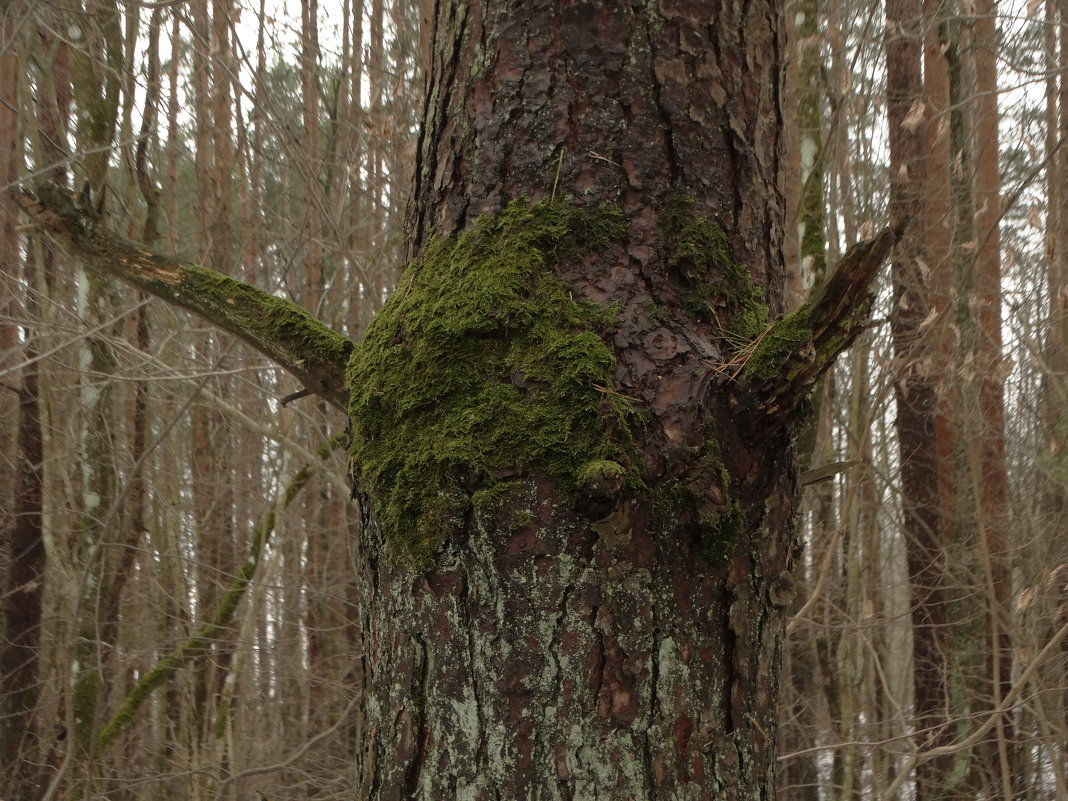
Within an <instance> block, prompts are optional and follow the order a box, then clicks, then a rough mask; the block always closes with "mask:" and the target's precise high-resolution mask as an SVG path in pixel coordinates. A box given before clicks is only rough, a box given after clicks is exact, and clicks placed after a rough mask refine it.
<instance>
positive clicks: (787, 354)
mask: <svg viewBox="0 0 1068 801" xmlns="http://www.w3.org/2000/svg"><path fill="white" fill-rule="evenodd" d="M899 236H900V232H899V231H892V230H890V229H886V230H884V231H882V233H880V234H879V235H878V236H876V237H875V238H874V239H870V240H868V241H866V242H861V243H859V244H857V245H854V246H853V247H852V248H850V249H849V251H848V252H847V253H846V254H845V256H843V257H842V260H841V261H840V262H839V263H838V265H837V266H836V267H835V269H834V271H833V272H832V273H831V275H830V277H829V278H828V279H827V280H826V281H825V282H824V283H823V284H822V285H820V286H819V287H817V288H816V289H815V290H814V291H813V292H812V293H811V295H810V296H809V298H808V299H807V300H806V301H805V303H804V304H802V306H801V307H800V308H799V309H798V310H797V311H795V312H793V313H791V314H787V315H784V316H783V317H780V318H779V319H778V320H776V321H775V323H774V324H773V325H772V326H771V328H769V329H768V330H767V331H766V332H765V333H764V335H762V337H761V342H760V344H759V345H758V346H757V348H756V349H755V350H754V351H753V353H752V354H751V355H750V356H749V358H748V359H747V362H746V366H745V368H744V373H745V376H746V377H747V378H748V379H749V380H750V382H752V383H753V384H754V385H755V387H756V389H757V391H758V392H759V393H760V394H762V395H763V396H764V399H763V400H762V402H761V408H762V410H763V412H764V414H765V415H770V416H772V417H773V418H776V419H779V420H785V419H788V418H789V417H791V416H792V415H793V414H794V412H796V411H797V409H798V408H799V407H801V405H802V404H803V403H804V401H805V400H806V399H807V398H808V396H809V393H810V392H811V391H812V388H813V386H815V383H816V381H817V379H819V377H820V376H821V375H822V374H823V372H824V371H825V370H826V369H827V368H828V367H830V366H831V365H832V364H834V360H835V359H836V358H838V355H839V354H840V353H841V352H842V351H844V350H845V349H846V348H848V347H849V346H850V345H852V344H853V341H854V340H855V339H856V338H857V337H858V336H859V335H860V333H861V332H862V331H863V330H864V329H865V327H866V326H867V324H868V315H869V313H870V311H871V304H872V293H871V284H872V281H873V280H874V279H875V276H876V275H877V274H878V272H879V270H880V268H881V267H882V266H883V263H884V262H885V261H886V259H887V257H888V256H889V255H890V251H891V249H892V248H893V246H894V243H895V242H897V240H898V237H899Z"/></svg>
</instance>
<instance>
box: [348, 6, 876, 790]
mask: <svg viewBox="0 0 1068 801" xmlns="http://www.w3.org/2000/svg"><path fill="white" fill-rule="evenodd" d="M780 16H781V15H780V8H779V6H778V4H776V3H757V4H755V5H754V4H749V5H746V6H741V5H733V4H730V3H724V4H722V5H718V4H717V5H715V6H714V7H712V8H709V7H708V6H707V5H699V4H693V5H687V4H683V3H678V4H676V3H672V4H667V5H662V6H661V7H660V8H659V9H654V8H650V7H648V6H645V5H638V4H600V3H575V4H567V5H565V6H561V5H560V4H556V3H547V2H528V3H495V4H482V3H477V2H474V3H448V2H443V3H439V4H438V6H437V13H436V17H435V21H434V28H433V33H432V40H431V52H432V65H431V72H430V79H429V94H428V98H427V105H426V109H425V117H424V129H423V133H422V137H421V142H420V151H419V161H418V163H417V172H416V179H415V192H414V194H413V200H412V205H411V207H410V214H409V232H410V240H409V245H410V253H411V254H412V256H413V258H416V259H417V258H418V255H419V254H420V253H421V252H423V251H424V249H425V248H426V247H427V244H428V242H429V241H430V239H431V238H432V237H433V236H448V235H450V234H453V233H454V232H457V231H460V230H464V229H467V228H469V227H470V226H471V225H472V223H473V222H474V220H475V219H476V218H477V217H479V216H480V215H483V214H494V213H497V212H500V211H501V210H502V208H503V207H504V205H505V204H506V203H507V202H508V201H509V200H511V199H512V198H516V197H528V198H531V199H533V200H544V199H550V200H556V201H558V202H565V203H569V204H570V203H573V204H577V205H579V206H582V207H586V208H591V209H603V208H605V207H617V208H620V209H621V210H622V211H623V213H624V215H625V218H626V223H627V227H626V231H625V235H624V236H623V237H622V238H621V240H620V241H618V242H615V243H613V244H612V246H610V247H609V248H607V249H606V250H605V251H604V252H603V253H585V254H583V255H582V256H581V257H579V258H575V259H572V260H570V261H567V260H565V261H563V262H562V263H560V264H558V265H557V267H556V270H557V273H556V274H557V276H558V277H559V278H560V279H561V280H562V281H563V283H564V284H565V285H566V286H567V287H568V288H569V289H570V291H571V293H572V294H573V296H574V297H575V299H584V300H589V301H592V302H594V303H597V304H599V305H602V306H607V305H609V304H615V305H616V307H617V308H618V309H619V310H620V311H619V314H618V318H617V322H616V326H615V332H614V337H613V339H612V344H613V345H614V355H615V360H616V361H615V369H614V387H615V391H617V392H619V393H622V394H625V395H626V396H628V397H630V398H633V399H635V403H636V404H637V405H640V406H641V408H642V409H643V410H647V411H648V415H647V427H646V429H645V430H644V431H643V433H642V436H641V439H640V442H639V444H638V447H639V449H640V452H641V459H640V461H641V468H640V472H641V478H642V481H643V483H644V485H645V487H646V488H647V489H646V491H645V492H638V493H632V494H630V495H628V494H627V492H626V491H623V492H620V493H618V494H615V495H610V497H608V498H603V497H602V498H597V499H591V498H590V497H588V496H583V495H582V494H581V493H579V495H578V497H576V496H575V495H574V494H570V493H568V492H567V491H565V489H564V487H563V486H562V484H563V483H564V482H563V481H562V480H561V479H560V478H559V477H558V476H553V475H551V474H547V471H545V470H544V469H539V467H538V466H537V465H533V466H532V465H529V464H516V465H512V466H511V470H509V471H507V472H510V473H512V474H518V475H519V476H521V480H520V482H519V485H518V487H517V488H513V490H512V493H511V494H510V495H508V496H507V497H506V498H505V500H503V501H502V502H501V503H500V504H499V505H491V506H490V507H488V508H487V507H485V506H482V505H479V504H477V503H475V504H473V505H471V506H468V507H464V508H465V511H463V512H462V513H461V514H460V515H459V517H460V521H459V523H458V525H457V528H456V530H454V531H453V532H452V534H451V536H450V537H449V538H448V540H447V543H446V545H444V547H443V548H442V549H441V550H440V551H439V552H437V553H436V554H435V555H434V556H433V557H432V558H433V566H432V567H431V568H430V569H427V570H425V571H416V572H413V571H412V570H411V569H410V568H409V567H407V566H405V565H404V564H403V562H402V561H401V560H399V559H398V558H397V556H396V554H395V553H394V552H392V551H391V549H390V538H391V536H393V533H392V532H390V531H388V530H386V529H385V528H384V527H383V526H382V525H379V524H380V522H381V521H380V520H379V519H378V518H377V517H376V516H375V514H374V513H373V509H374V498H372V499H371V507H370V508H371V510H372V513H370V514H369V515H368V516H367V519H366V521H365V523H366V525H365V534H364V543H363V548H362V551H363V553H364V554H365V557H366V559H367V569H368V574H369V576H370V582H371V588H372V590H371V592H370V593H369V594H368V600H367V605H366V610H367V611H366V623H365V625H366V638H367V655H366V665H365V671H366V675H367V677H368V683H369V687H368V690H369V695H370V698H371V699H372V702H371V704H370V706H369V709H368V721H367V731H369V732H371V733H372V737H373V744H372V747H371V748H370V750H369V753H368V754H367V755H366V757H365V760H364V762H363V764H362V765H361V768H362V770H363V771H364V774H365V776H366V777H367V784H368V786H369V788H370V789H369V795H370V797H371V798H375V799H402V798H438V797H461V798H472V799H475V798H478V799H482V798H487V799H488V798H569V799H572V798H573V799H577V798H594V797H599V798H627V799H638V798H650V799H651V798H667V797H673V798H711V797H725V798H766V797H769V796H770V795H771V794H772V793H773V783H772V781H771V772H772V766H773V760H772V757H773V750H774V746H773V744H774V737H775V697H776V690H775V686H776V681H777V674H778V662H779V650H780V644H781V632H782V624H783V607H784V605H785V604H786V603H788V602H789V598H790V594H791V590H790V579H789V571H790V567H791V559H792V555H793V551H794V547H795V544H794V541H793V532H792V527H791V522H790V521H791V512H792V508H793V494H794V482H795V480H796V470H795V465H794V455H793V446H792V443H791V425H792V422H793V421H795V420H796V416H795V412H796V410H797V406H798V399H799V396H801V395H803V394H805V390H802V389H800V387H801V386H804V387H805V388H806V389H807V388H809V387H810V386H811V384H810V381H809V379H810V377H811V376H812V375H813V374H815V373H816V372H818V370H810V369H809V368H808V367H807V366H806V367H805V368H799V369H798V371H797V372H796V373H795V374H794V375H795V376H796V377H797V378H798V384H797V385H794V386H791V387H790V388H789V389H787V390H784V389H782V386H783V383H784V382H782V381H780V380H777V379H778V378H781V377H782V375H783V373H785V372H790V370H788V369H784V368H786V367H788V366H793V365H796V364H800V363H801V362H804V361H805V356H806V355H807V354H810V353H820V351H819V350H818V349H817V348H814V347H813V345H812V339H813V337H812V328H811V327H808V328H806V330H805V333H804V336H802V337H799V338H797V339H792V338H787V339H788V341H789V344H788V345H786V346H785V351H786V352H784V353H782V354H780V358H773V359H771V360H770V362H762V364H765V365H766V364H768V363H770V364H771V367H770V369H769V372H767V373H766V374H765V373H763V371H761V370H756V371H750V370H749V369H742V370H739V371H738V372H737V373H732V372H731V371H729V370H720V369H717V366H719V365H723V364H724V363H726V362H728V361H729V360H730V359H731V358H732V356H733V353H732V346H731V344H730V343H729V342H728V340H727V338H726V337H724V336H723V331H724V330H725V329H730V328H731V327H732V325H736V324H737V323H738V322H739V318H740V317H742V316H743V315H744V314H745V313H746V312H747V311H751V309H746V308H743V307H744V304H736V303H732V302H731V301H729V300H728V299H727V298H725V297H717V298H709V299H708V302H707V303H706V304H705V308H703V309H699V310H698V313H696V314H694V313H693V310H692V309H690V310H688V309H687V304H686V295H687V294H688V293H689V292H690V291H692V289H693V287H692V284H690V283H689V282H690V281H692V278H693V277H692V276H689V275H687V269H688V265H686V264H685V263H682V264H680V260H679V259H678V257H677V251H675V250H674V248H675V247H676V245H677V242H675V241H673V238H672V233H671V232H672V228H673V222H672V220H671V215H672V213H674V212H675V209H674V205H673V204H678V203H679V198H684V199H685V205H686V209H687V213H688V215H690V216H689V218H688V219H690V220H693V219H697V220H712V221H715V223H716V224H718V225H721V226H722V227H723V228H724V230H725V232H726V237H727V241H728V247H729V251H730V254H731V259H732V260H733V261H734V262H735V263H737V264H739V265H741V266H742V267H743V269H744V273H745V276H746V283H747V284H748V285H749V286H751V287H757V288H759V289H760V290H761V291H762V293H763V295H764V297H765V298H766V301H767V303H768V305H769V306H771V307H772V309H774V310H776V311H778V310H780V309H781V304H782V295H783V283H784V276H783V264H782V257H781V254H780V250H779V248H780V245H781V243H782V238H783V199H782V194H781V191H780V186H781V184H780V181H781V175H780V171H781V164H780V141H779V135H780V131H779V124H780V97H779V96H778V86H779V69H780V66H781V56H782V52H783V48H782V40H781V35H782V21H781V18H780ZM709 19H714V20H715V22H714V23H713V24H709V22H708V20H709ZM695 77H696V78H697V80H692V79H693V78H695ZM890 241H892V235H890V234H887V235H885V238H884V239H883V240H880V242H879V243H877V244H874V245H871V247H872V249H873V250H875V251H879V252H882V253H884V254H885V251H883V250H882V249H883V247H884V246H885V245H886V244H888V243H889V242H890ZM859 261H865V260H864V259H860V260H859ZM726 269H727V268H726V266H725V265H723V264H717V265H715V266H714V267H712V268H711V272H710V273H709V274H708V275H704V276H701V280H702V281H707V282H708V283H709V284H713V285H716V284H719V285H721V286H722V285H723V283H724V282H725V275H724V272H725V271H726ZM845 274H848V271H846V272H845V273H844V274H843V275H845ZM421 278H422V276H421V272H420V267H419V266H418V263H417V264H416V266H414V267H413V269H412V272H411V273H410V274H409V276H408V277H407V278H406V279H402V281H401V287H402V289H401V290H400V291H399V292H398V297H400V298H404V299H405V300H407V296H406V292H407V291H408V289H407V288H411V287H415V288H414V289H411V291H412V296H413V297H414V295H415V293H417V292H418V291H419V290H418V287H419V282H420V280H421ZM869 279H870V271H869ZM843 283H848V282H847V281H843ZM836 286H838V285H836ZM406 287H407V288H406ZM839 288H840V287H839ZM864 289H866V287H864ZM864 297H866V292H865V291H864V290H862V291H861V292H860V295H859V296H850V294H849V293H848V292H843V294H840V295H838V296H836V298H835V300H836V301H841V303H842V307H839V308H837V310H836V311H837V319H838V320H841V318H842V317H849V316H850V315H852V313H853V312H854V311H856V310H857V308H858V307H861V306H863V298H864ZM401 302H405V301H404V300H401V301H398V303H401ZM408 302H409V304H410V305H414V304H417V303H418V301H414V300H411V301H408ZM810 308H812V307H810ZM815 308H818V309H823V308H825V305H824V304H818V305H817V306H816V307H815ZM402 319H403V318H402ZM795 322H797V321H796V320H795ZM806 322H810V321H806ZM373 325H374V324H372V328H373ZM780 326H781V324H780ZM780 326H772V327H771V328H770V329H769V330H767V331H765V332H763V333H764V334H765V336H766V337H769V336H772V334H773V333H774V332H776V331H777V330H780ZM761 328H763V326H761ZM853 333H854V335H855V331H854V332H853ZM407 336H410V337H413V338H414V337H415V336H416V334H414V333H413V330H412V329H409V330H408V331H407ZM772 338H774V337H772ZM801 339H803V340H804V342H803V343H802V342H801V341H799V340H801ZM759 353H760V350H759V346H757V350H755V351H754V352H753V355H752V357H751V358H752V359H756V358H757V355H758V354H759ZM761 355H767V354H761ZM820 358H823V367H826V364H827V363H828V362H827V361H826V359H825V352H823V353H822V354H821V357H820ZM817 360H818V359H817V357H813V358H812V361H813V362H815V361H817ZM802 374H803V377H802ZM787 398H789V401H787ZM780 400H781V401H782V403H779V401H780ZM357 436H359V434H357ZM709 440H713V441H716V443H717V444H716V447H717V453H718V456H719V458H720V460H721V465H720V466H719V467H721V468H722V470H720V469H716V470H709V463H708V458H707V457H708V451H707V447H708V445H707V443H708V441H709ZM506 474H507V473H506ZM680 485H681V486H685V487H686V488H687V491H688V492H689V493H691V494H688V495H685V496H684V498H683V500H682V501H681V502H680V503H679V504H678V505H677V507H676V508H674V509H672V511H671V513H670V514H669V515H667V516H665V515H663V514H662V513H661V512H660V507H659V506H658V503H657V501H660V502H663V501H664V499H665V498H666V497H667V496H668V494H669V493H670V492H671V489H672V488H673V487H678V486H680ZM728 494H729V495H730V496H731V501H730V503H732V504H735V507H734V509H733V510H732V512H731V513H732V514H734V515H736V517H735V518H734V522H735V525H734V526H733V527H732V530H731V532H730V533H729V534H728V535H727V536H726V543H725V553H724V554H723V557H724V558H723V559H722V560H721V561H720V560H716V559H715V558H710V557H709V555H708V553H707V551H706V550H705V547H704V546H705V544H706V538H707V537H708V536H709V535H710V531H709V529H710V528H711V527H712V526H711V523H710V521H711V520H712V519H713V518H715V519H717V520H718V522H719V523H720V524H722V522H723V516H724V514H725V513H726V512H727V509H726V506H727V498H726V496H727V495H728ZM592 501H596V502H592ZM719 533H720V534H722V533H723V531H722V528H721V529H720V531H719ZM720 544H721V545H723V544H724V543H720Z"/></svg>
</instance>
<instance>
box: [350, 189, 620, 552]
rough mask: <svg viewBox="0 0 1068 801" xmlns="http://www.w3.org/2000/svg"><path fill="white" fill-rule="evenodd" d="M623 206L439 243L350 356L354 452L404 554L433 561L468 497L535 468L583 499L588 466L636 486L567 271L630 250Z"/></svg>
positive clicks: (517, 223) (606, 352)
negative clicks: (604, 465)
mask: <svg viewBox="0 0 1068 801" xmlns="http://www.w3.org/2000/svg"><path fill="white" fill-rule="evenodd" d="M625 231H626V221H625V219H624V218H623V215H622V214H621V213H620V212H619V211H617V210H607V211H596V212H591V211H585V210H579V209H576V208H572V207H567V206H562V205H557V204H547V203H542V204H538V205H535V206H533V207H528V206H527V205H526V204H525V203H521V202H516V203H512V204H511V205H509V206H508V207H507V208H505V209H504V210H503V211H502V212H501V213H500V214H499V215H497V216H495V217H484V218H482V219H480V220H479V221H478V222H477V223H476V224H475V225H474V226H473V228H472V229H470V230H468V231H466V232H464V233H462V234H460V235H458V236H455V237H451V238H448V239H439V240H436V241H434V242H433V243H432V244H431V245H429V246H428V248H427V251H426V254H425V257H424V259H423V261H422V263H420V264H416V265H413V266H412V267H410V268H409V270H408V272H407V273H406V274H405V276H404V277H403V278H402V279H401V281H400V288H399V289H398V290H397V292H396V294H395V295H394V296H393V297H392V298H391V299H390V301H389V302H388V303H387V304H386V306H385V308H384V309H383V310H382V311H381V312H380V313H379V315H378V316H377V317H376V318H375V320H374V321H373V322H372V324H371V326H370V328H369V329H368V332H367V336H366V338H365V340H364V342H363V343H362V344H361V345H359V346H358V347H357V348H356V349H355V350H354V351H353V354H352V358H351V359H350V361H349V369H348V374H347V381H348V386H349V389H350V392H351V401H350V417H351V419H352V425H353V431H352V444H351V449H350V452H351V457H352V464H353V470H354V473H355V475H356V477H357V480H358V482H359V484H360V486H361V487H362V488H364V489H365V490H366V491H369V492H370V493H371V494H372V495H373V496H374V497H375V498H376V499H377V502H378V512H379V518H380V520H381V524H382V527H383V532H384V534H385V536H386V537H387V539H388V541H389V542H390V543H391V545H392V546H393V550H394V553H395V554H396V555H397V556H399V557H400V558H402V559H403V560H405V561H407V562H409V563H410V564H412V565H413V566H417V567H421V566H425V565H427V564H428V563H429V561H430V559H431V558H432V556H433V554H434V552H435V551H436V550H437V549H438V548H439V547H440V546H441V545H442V544H443V543H444V542H445V541H446V540H447V538H448V537H449V535H450V534H451V533H452V532H454V531H457V530H458V529H459V528H460V527H461V526H462V523H463V516H464V514H465V513H466V510H467V509H468V508H469V504H470V499H471V496H472V494H474V493H478V494H479V495H478V497H479V498H480V499H481V501H488V500H490V499H491V498H492V497H493V496H492V495H491V494H486V491H487V490H491V489H492V488H494V487H495V486H497V485H498V484H499V483H500V481H501V479H502V478H503V477H507V478H508V479H510V480H514V479H515V478H516V477H517V476H522V475H524V474H529V473H538V474H543V475H548V476H551V477H554V478H557V479H559V480H560V481H561V483H562V484H563V485H564V487H565V488H568V489H571V490H573V491H575V492H580V491H582V485H583V482H584V473H583V471H584V470H587V469H588V466H589V465H590V464H591V463H596V462H613V463H616V464H618V465H620V469H621V470H623V471H624V472H625V474H626V476H625V479H626V482H627V483H628V484H630V485H632V486H635V485H636V484H637V483H638V479H637V473H636V471H635V469H634V447H633V444H632V442H631V438H630V426H631V425H632V424H633V422H634V414H633V412H632V410H631V408H630V404H629V403H628V402H627V401H626V400H625V399H623V398H621V397H620V396H618V395H615V394H612V393H610V392H604V391H602V390H601V389H598V387H601V388H603V389H610V388H611V387H612V384H613V374H614V370H615V357H614V355H613V353H612V350H611V348H610V347H609V346H608V345H607V344H606V343H605V341H604V339H603V335H604V334H605V333H607V331H608V330H609V329H610V328H611V326H612V325H613V321H614V318H615V315H616V311H615V310H614V309H605V308H603V307H600V306H597V305H596V304H593V303H589V302H585V301H576V300H574V299H573V298H572V296H571V293H570V292H569V291H568V289H567V287H566V286H565V285H564V283H563V282H561V281H560V280H559V279H558V278H557V277H556V275H555V273H554V268H555V267H556V266H557V265H560V264H563V263H565V262H567V261H569V260H572V259H575V258H578V257H579V256H580V255H581V254H582V253H584V252H588V251H590V250H592V249H597V248H603V247H605V246H607V245H608V244H610V243H611V242H613V241H619V240H622V238H623V237H624V234H625Z"/></svg>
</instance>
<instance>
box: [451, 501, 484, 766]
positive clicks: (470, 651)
mask: <svg viewBox="0 0 1068 801" xmlns="http://www.w3.org/2000/svg"><path fill="white" fill-rule="evenodd" d="M469 517H470V515H469ZM460 598H461V599H462V602H461V603H460V604H459V605H458V606H459V607H460V609H462V610H463V623H464V631H465V632H466V633H467V660H468V664H470V665H471V666H473V667H475V668H476V669H475V670H473V671H472V672H471V677H470V681H471V693H472V694H473V695H474V697H475V714H476V715H477V717H478V746H477V747H476V748H475V754H474V759H475V764H476V765H485V764H486V758H487V754H486V748H487V744H486V709H485V706H484V704H485V698H484V697H483V693H482V689H481V687H480V686H479V677H480V676H481V675H482V670H481V667H482V660H481V659H479V658H478V648H477V646H476V644H475V616H474V615H473V614H472V613H471V604H472V603H474V602H475V601H474V599H475V593H474V592H473V591H472V589H471V583H470V580H469V578H468V575H467V573H463V574H462V575H461V576H460Z"/></svg>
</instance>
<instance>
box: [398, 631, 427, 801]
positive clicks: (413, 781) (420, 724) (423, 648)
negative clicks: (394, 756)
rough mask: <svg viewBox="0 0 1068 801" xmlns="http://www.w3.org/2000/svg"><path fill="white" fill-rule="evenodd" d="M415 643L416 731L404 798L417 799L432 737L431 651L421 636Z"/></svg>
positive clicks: (413, 691) (413, 639)
mask: <svg viewBox="0 0 1068 801" xmlns="http://www.w3.org/2000/svg"><path fill="white" fill-rule="evenodd" d="M412 643H413V646H414V647H413V655H412V659H413V660H415V661H416V663H417V664H416V665H415V666H414V670H413V671H412V688H411V696H410V697H411V698H412V699H413V701H412V717H414V718H415V722H414V725H413V728H414V729H415V731H414V734H413V740H414V743H413V747H414V751H415V752H414V754H413V755H412V758H411V762H409V763H408V769H407V771H406V772H405V776H404V795H403V796H402V797H403V798H415V797H416V789H417V788H418V787H419V777H420V774H421V773H422V772H423V763H424V762H425V760H426V754H427V745H428V740H429V737H430V730H429V727H428V725H427V718H428V717H429V714H428V713H429V711H430V710H429V697H428V691H427V676H428V674H429V671H430V651H429V649H428V648H427V644H426V640H424V639H423V638H422V637H421V636H420V635H418V634H417V635H415V637H413V638H412Z"/></svg>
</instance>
